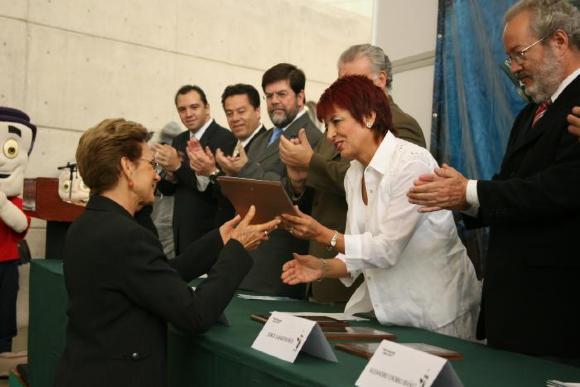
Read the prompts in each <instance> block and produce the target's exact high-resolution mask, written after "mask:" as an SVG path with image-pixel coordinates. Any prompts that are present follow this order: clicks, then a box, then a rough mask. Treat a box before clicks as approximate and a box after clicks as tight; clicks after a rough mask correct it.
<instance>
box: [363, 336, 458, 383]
mask: <svg viewBox="0 0 580 387" xmlns="http://www.w3.org/2000/svg"><path fill="white" fill-rule="evenodd" d="M356 385H357V386H360V387H375V386H382V387H386V386H396V387H402V386H403V387H430V386H433V387H456V386H461V387H462V386H463V384H462V383H461V381H460V380H459V378H458V377H457V374H456V373H455V370H453V367H452V366H451V364H450V363H449V362H448V361H447V360H446V359H444V358H441V357H438V356H434V355H431V354H428V353H425V352H422V351H418V350H416V349H412V348H409V347H406V346H404V345H401V344H397V343H394V342H392V341H388V340H383V341H382V342H381V344H380V345H379V347H378V348H377V350H376V352H375V354H374V355H373V357H371V359H370V360H369V362H368V363H367V365H366V367H365V369H364V370H363V372H362V373H361V375H360V376H359V378H358V380H357V381H356Z"/></svg>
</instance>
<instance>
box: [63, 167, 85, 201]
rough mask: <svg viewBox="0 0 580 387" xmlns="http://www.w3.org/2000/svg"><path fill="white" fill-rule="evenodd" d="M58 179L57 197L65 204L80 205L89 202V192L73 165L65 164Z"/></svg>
mask: <svg viewBox="0 0 580 387" xmlns="http://www.w3.org/2000/svg"><path fill="white" fill-rule="evenodd" d="M58 169H62V170H63V171H62V172H61V174H60V176H59V177H58V195H59V196H60V198H61V199H62V200H63V201H65V202H71V203H75V204H82V203H86V202H88V201H89V197H90V194H91V190H90V188H89V187H87V186H86V185H85V182H84V181H83V178H82V177H81V175H80V174H79V171H78V169H77V165H76V164H75V163H70V162H68V163H66V165H65V166H63V167H59V168H58Z"/></svg>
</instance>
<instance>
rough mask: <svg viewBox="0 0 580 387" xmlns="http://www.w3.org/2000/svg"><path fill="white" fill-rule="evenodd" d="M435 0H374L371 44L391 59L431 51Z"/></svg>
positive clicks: (435, 11) (435, 26)
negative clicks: (380, 48) (374, 22)
mask: <svg viewBox="0 0 580 387" xmlns="http://www.w3.org/2000/svg"><path fill="white" fill-rule="evenodd" d="M437 3H438V2H437V0H427V1H425V0H389V1H384V0H376V3H375V4H376V6H375V10H376V13H375V17H376V30H375V36H374V44H377V45H378V46H381V47H382V48H383V49H384V50H385V52H386V53H387V55H388V56H389V58H390V59H391V60H397V59H401V58H405V57H408V56H413V55H418V54H422V53H424V52H427V51H432V50H435V36H436V34H437Z"/></svg>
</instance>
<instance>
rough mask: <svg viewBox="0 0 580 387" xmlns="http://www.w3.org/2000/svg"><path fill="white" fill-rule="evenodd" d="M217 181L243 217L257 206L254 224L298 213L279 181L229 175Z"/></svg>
mask: <svg viewBox="0 0 580 387" xmlns="http://www.w3.org/2000/svg"><path fill="white" fill-rule="evenodd" d="M217 181H218V183H219V185H220V188H221V191H222V193H223V194H224V196H225V197H227V198H228V199H229V201H230V202H231V203H232V205H233V206H234V208H235V209H236V212H237V213H238V214H240V215H241V216H242V217H244V216H245V215H246V213H247V212H248V209H249V208H250V206H251V205H252V204H253V205H254V206H255V207H256V215H255V216H254V219H253V220H252V223H253V224H258V223H264V222H268V221H270V220H272V219H274V218H275V217H277V216H280V215H282V214H293V215H297V212H296V209H295V208H294V206H293V205H292V201H291V200H290V198H289V197H288V194H287V193H286V191H285V190H284V187H283V186H282V183H280V182H279V181H271V180H254V179H243V178H239V177H229V176H220V177H218V178H217Z"/></svg>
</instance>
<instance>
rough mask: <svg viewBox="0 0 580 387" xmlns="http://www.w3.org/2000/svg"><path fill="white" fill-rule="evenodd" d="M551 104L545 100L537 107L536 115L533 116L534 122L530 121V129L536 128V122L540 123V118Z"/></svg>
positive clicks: (548, 100)
mask: <svg viewBox="0 0 580 387" xmlns="http://www.w3.org/2000/svg"><path fill="white" fill-rule="evenodd" d="M551 103H552V101H550V99H549V98H548V99H547V100H545V101H544V102H542V103H541V104H539V105H538V108H537V109H536V113H535V114H534V120H533V121H532V128H533V127H534V126H536V124H537V123H538V121H540V118H542V117H543V116H544V114H546V110H548V106H550V104H551Z"/></svg>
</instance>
